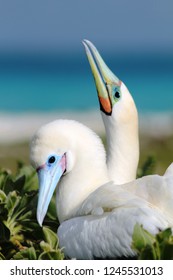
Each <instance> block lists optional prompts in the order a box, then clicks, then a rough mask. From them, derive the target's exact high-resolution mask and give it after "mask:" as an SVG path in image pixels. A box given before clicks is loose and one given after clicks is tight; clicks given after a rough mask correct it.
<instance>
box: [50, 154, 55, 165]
mask: <svg viewBox="0 0 173 280" xmlns="http://www.w3.org/2000/svg"><path fill="white" fill-rule="evenodd" d="M54 162H55V157H54V156H51V157H50V158H49V160H48V163H50V164H51V163H54Z"/></svg>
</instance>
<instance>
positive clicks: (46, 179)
mask: <svg viewBox="0 0 173 280" xmlns="http://www.w3.org/2000/svg"><path fill="white" fill-rule="evenodd" d="M64 171H65V156H64V155H63V156H58V157H57V159H56V162H55V163H54V164H52V165H50V164H47V163H45V164H44V165H43V166H41V167H39V168H38V170H37V172H38V179H39V194H38V205H37V221H38V223H39V225H40V226H42V223H43V220H44V217H45V215H46V213H47V210H48V206H49V203H50V201H51V198H52V196H53V193H54V190H55V188H56V186H57V184H58V182H59V180H60V179H61V176H62V175H63V173H64Z"/></svg>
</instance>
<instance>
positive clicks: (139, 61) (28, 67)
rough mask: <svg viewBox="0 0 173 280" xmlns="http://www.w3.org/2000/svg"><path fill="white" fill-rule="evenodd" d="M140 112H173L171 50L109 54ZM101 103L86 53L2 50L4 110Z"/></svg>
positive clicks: (0, 98)
mask: <svg viewBox="0 0 173 280" xmlns="http://www.w3.org/2000/svg"><path fill="white" fill-rule="evenodd" d="M104 59H105V62H106V63H107V65H108V66H109V67H110V69H111V70H112V71H113V72H114V73H115V74H116V75H117V76H118V77H119V78H120V79H121V80H122V81H123V82H124V83H125V84H126V86H127V87H128V89H129V90H130V92H131V94H132V95H133V98H134V100H135V102H136V105H137V108H138V111H139V112H173V55H160V54H152V55H151V54H148V55H147V54H145V55H135V54H134V55H131V56H128V55H126V56H124V55H119V56H118V57H117V56H115V55H113V54H112V55H107V57H106V55H105V56H104ZM97 108H98V100H97V95H96V89H95V84H94V80H93V77H92V74H91V70H90V66H89V63H88V61H87V59H86V57H85V54H84V53H83V54H82V55H81V54H80V55H77V54H76V55H73V56H68V57H67V55H64V54H62V55H59V54H51V55H50V54H37V55H36V54H29V55H28V54H27V55H26V54H0V113H4V112H7V113H8V112H10V113H23V112H50V111H54V112H58V111H63V110H70V111H85V110H92V109H97Z"/></svg>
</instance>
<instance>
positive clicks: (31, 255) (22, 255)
mask: <svg viewBox="0 0 173 280" xmlns="http://www.w3.org/2000/svg"><path fill="white" fill-rule="evenodd" d="M12 259H13V260H36V259H37V255H36V251H35V248H34V247H30V248H26V249H23V250H21V251H20V252H18V253H16V254H15V255H14V256H13V258H12Z"/></svg>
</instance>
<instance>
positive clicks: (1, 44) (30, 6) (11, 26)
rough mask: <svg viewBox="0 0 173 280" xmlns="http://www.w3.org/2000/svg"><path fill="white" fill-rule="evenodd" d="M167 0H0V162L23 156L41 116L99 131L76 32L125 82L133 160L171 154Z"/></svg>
mask: <svg viewBox="0 0 173 280" xmlns="http://www.w3.org/2000/svg"><path fill="white" fill-rule="evenodd" d="M172 14H173V1H172V0H153V1H150V0H145V1H143V0H131V1H129V0H107V1H99V0H94V1H93V0H87V1H81V0H73V1H67V0H63V1H57V0H49V1H46V0H30V1H24V0H16V1H13V0H0V167H1V168H10V169H12V170H15V167H16V162H17V160H22V161H24V162H26V163H29V148H28V147H29V145H28V142H29V139H30V137H31V136H32V134H33V133H34V131H35V130H36V129H37V128H38V127H39V126H40V125H41V124H43V123H46V122H48V121H50V120H53V119H55V118H60V117H61V118H72V119H77V120H80V121H81V122H83V123H85V124H86V125H88V126H90V127H91V128H92V129H94V130H95V131H96V132H97V133H99V134H100V135H101V136H102V137H103V138H104V129H103V124H102V120H101V117H100V113H99V106H98V100H97V95H96V90H95V85H94V81H93V77H92V74H91V70H90V66H89V64H88V61H87V58H86V55H85V52H84V48H83V45H82V40H83V39H85V38H86V39H88V40H90V41H92V42H93V43H94V44H95V45H96V47H97V48H98V50H99V51H100V53H101V55H102V57H103V59H104V60H105V62H106V63H107V65H108V66H109V67H110V69H111V70H112V71H113V72H114V73H115V74H116V75H117V76H118V77H119V78H120V79H121V80H122V81H123V82H124V83H125V84H126V85H127V87H128V89H129V90H130V92H131V94H132V96H133V98H134V100H135V103H136V105H137V108H138V112H139V119H140V123H139V126H140V127H139V130H140V144H141V157H140V166H141V165H142V164H143V162H145V160H146V158H147V157H148V156H149V155H152V156H154V158H155V160H156V172H159V173H160V174H162V173H163V172H164V170H165V168H166V167H167V166H168V164H170V163H171V162H172V161H173V32H172V27H173V16H172Z"/></svg>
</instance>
